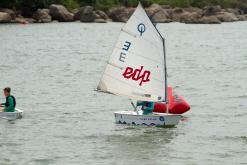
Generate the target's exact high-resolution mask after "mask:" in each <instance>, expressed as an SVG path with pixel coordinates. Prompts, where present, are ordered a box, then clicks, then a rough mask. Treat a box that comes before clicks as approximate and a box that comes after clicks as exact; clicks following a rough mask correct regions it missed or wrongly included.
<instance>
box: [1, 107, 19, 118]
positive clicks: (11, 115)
mask: <svg viewBox="0 0 247 165" xmlns="http://www.w3.org/2000/svg"><path fill="white" fill-rule="evenodd" d="M22 114H23V111H22V110H20V109H17V108H16V109H15V112H0V119H5V120H16V119H21V118H22Z"/></svg>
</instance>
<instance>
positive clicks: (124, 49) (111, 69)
mask: <svg viewBox="0 0 247 165" xmlns="http://www.w3.org/2000/svg"><path fill="white" fill-rule="evenodd" d="M97 89H98V91H101V92H105V93H110V94H114V95H120V96H125V97H128V98H130V99H134V100H138V101H150V102H163V103H165V104H166V105H168V101H169V100H168V92H167V91H168V85H167V67H166V51H165V39H164V38H163V36H162V35H161V34H160V32H159V31H158V29H157V28H156V26H155V25H154V24H153V23H152V21H151V20H150V18H149V17H148V16H147V14H146V12H145V10H144V9H143V7H142V5H141V4H140V3H139V5H138V6H137V8H136V10H135V12H134V13H133V14H132V16H131V17H130V19H129V20H128V21H127V23H126V24H125V25H124V26H123V27H122V29H121V32H120V34H119V37H118V40H117V42H116V45H115V47H114V49H113V52H112V54H111V56H110V58H109V60H108V62H107V66H106V69H105V71H104V74H103V76H102V78H101V80H100V82H99V85H98V87H97ZM133 107H134V109H135V110H133V111H120V112H115V119H116V122H117V123H121V124H134V125H155V126H174V125H177V124H178V123H179V120H180V118H181V116H180V115H172V114H169V113H168V110H167V113H166V114H164V113H162V114H161V113H152V114H150V115H143V114H142V111H137V110H136V109H137V108H136V107H135V106H134V105H133ZM166 107H168V106H166Z"/></svg>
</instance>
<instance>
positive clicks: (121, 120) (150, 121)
mask: <svg viewBox="0 0 247 165" xmlns="http://www.w3.org/2000/svg"><path fill="white" fill-rule="evenodd" d="M114 114H115V120H116V123H118V124H129V125H146V126H162V127H170V126H174V125H177V124H178V123H179V120H180V119H181V115H173V114H164V113H152V114H149V115H142V111H139V112H138V111H119V112H115V113H114Z"/></svg>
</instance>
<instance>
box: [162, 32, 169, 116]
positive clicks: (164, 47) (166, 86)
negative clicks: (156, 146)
mask: <svg viewBox="0 0 247 165" xmlns="http://www.w3.org/2000/svg"><path fill="white" fill-rule="evenodd" d="M162 41H163V50H164V65H165V66H164V69H165V95H166V96H165V99H166V113H167V114H168V113H169V108H168V102H169V101H168V85H167V67H166V46H165V39H164V38H163V37H162Z"/></svg>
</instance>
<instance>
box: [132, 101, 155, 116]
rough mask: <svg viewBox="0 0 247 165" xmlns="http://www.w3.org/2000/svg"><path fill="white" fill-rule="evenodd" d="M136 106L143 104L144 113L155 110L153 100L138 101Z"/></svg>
mask: <svg viewBox="0 0 247 165" xmlns="http://www.w3.org/2000/svg"><path fill="white" fill-rule="evenodd" d="M136 106H142V110H143V115H148V114H152V113H153V110H154V102H151V101H137V104H136Z"/></svg>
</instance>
